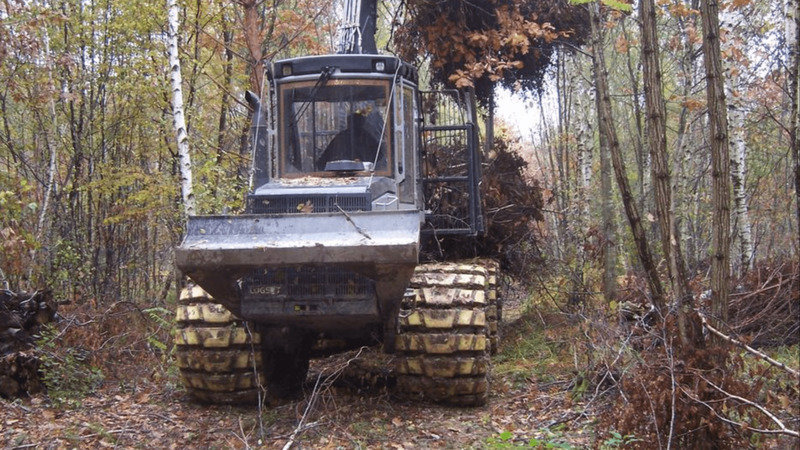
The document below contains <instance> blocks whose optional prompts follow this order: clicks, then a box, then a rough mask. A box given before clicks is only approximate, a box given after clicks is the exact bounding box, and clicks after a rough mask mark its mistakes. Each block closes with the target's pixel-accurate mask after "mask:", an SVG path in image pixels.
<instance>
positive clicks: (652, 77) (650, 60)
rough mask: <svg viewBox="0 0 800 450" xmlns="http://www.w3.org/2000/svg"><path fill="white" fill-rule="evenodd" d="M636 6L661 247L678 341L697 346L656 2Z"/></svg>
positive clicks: (699, 332)
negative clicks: (672, 167) (669, 148)
mask: <svg viewBox="0 0 800 450" xmlns="http://www.w3.org/2000/svg"><path fill="white" fill-rule="evenodd" d="M639 8H640V9H639V13H640V19H641V21H640V24H641V28H642V67H643V69H644V91H645V108H646V109H647V115H646V120H647V130H648V133H647V134H648V138H649V140H650V155H651V156H650V157H651V159H652V166H651V171H652V178H653V187H654V188H655V204H656V212H657V215H658V225H659V228H660V229H661V247H662V251H663V252H664V256H665V257H666V259H667V262H668V265H667V267H668V269H669V279H670V284H671V286H672V296H673V299H674V301H675V304H676V305H678V330H679V334H680V340H681V343H682V344H683V345H685V346H691V347H697V346H698V345H700V344H702V339H703V335H702V328H701V325H700V318H699V317H698V316H697V313H696V312H695V311H694V299H693V298H692V294H691V291H690V290H689V284H688V280H687V277H686V267H685V266H684V263H683V252H682V251H681V236H680V233H679V232H678V227H677V226H676V223H675V211H674V208H673V202H672V184H671V183H672V180H671V175H670V168H669V157H668V156H667V128H666V122H667V109H666V105H665V103H664V95H663V92H662V90H661V89H662V81H661V63H660V60H659V51H658V33H657V29H656V11H655V4H654V2H653V0H641V1H640V3H639Z"/></svg>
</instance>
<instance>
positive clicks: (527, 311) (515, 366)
mask: <svg viewBox="0 0 800 450" xmlns="http://www.w3.org/2000/svg"><path fill="white" fill-rule="evenodd" d="M508 294H509V293H508V292H507V296H506V298H505V304H504V323H503V326H502V328H501V330H502V335H503V344H502V346H501V349H500V352H499V353H498V354H497V355H495V356H493V358H492V361H493V365H494V368H493V374H492V388H491V394H490V396H489V401H488V402H487V404H486V405H484V406H481V407H475V408H457V407H448V406H442V405H435V404H429V403H422V402H412V401H409V400H404V399H401V398H398V397H397V396H396V395H395V392H394V390H393V387H392V376H391V373H390V371H389V370H387V367H391V366H392V363H391V356H389V355H383V354H381V353H380V352H379V351H378V350H377V349H375V348H362V349H360V350H355V351H351V352H347V353H343V354H339V355H334V356H332V357H329V358H325V359H319V360H314V361H312V366H311V370H310V371H309V376H308V378H307V381H306V385H305V395H304V397H303V398H302V399H300V400H297V401H291V402H285V403H282V404H277V405H265V406H263V407H262V408H261V409H259V408H258V407H257V406H246V407H245V406H238V407H233V406H207V405H200V404H197V403H194V402H192V401H191V399H190V398H189V396H188V394H187V393H186V391H185V390H184V389H183V388H182V387H181V383H180V381H179V377H178V371H177V368H176V367H175V365H174V363H173V362H172V361H171V358H170V357H169V356H168V346H165V345H163V344H161V343H160V342H159V341H158V340H157V339H154V338H153V335H150V336H147V335H146V333H140V334H141V335H140V336H138V339H139V341H138V342H139V344H137V345H138V347H136V346H135V345H133V344H130V343H129V344H124V343H123V342H122V339H121V338H125V337H126V336H125V334H126V332H125V330H130V329H135V328H136V326H135V324H134V323H135V320H134V319H135V317H140V318H141V317H144V316H145V315H144V314H142V312H141V311H138V312H136V313H135V314H134V315H130V314H129V313H126V314H122V315H119V316H117V317H116V319H113V320H116V321H117V322H113V321H112V319H108V320H105V321H103V320H96V321H92V320H84V321H83V322H81V324H89V323H90V322H94V323H93V324H92V325H97V326H98V327H99V328H105V329H106V330H107V335H110V336H113V337H115V338H120V340H118V341H117V342H116V343H108V342H110V341H109V340H108V339H106V338H103V339H99V338H97V337H95V339H97V342H96V343H94V344H92V343H89V342H88V340H89V337H88V336H95V335H98V334H100V335H102V333H98V331H97V329H95V330H94V331H91V334H89V333H90V332H89V331H87V330H85V329H83V331H81V330H82V329H81V328H79V327H78V326H77V325H75V326H73V327H72V328H70V327H69V326H67V327H64V326H62V327H61V334H64V333H65V330H67V329H69V330H70V332H71V333H72V334H73V337H72V340H71V341H72V342H73V344H72V345H73V347H71V349H77V348H80V346H79V345H77V344H75V342H76V340H79V339H84V341H85V342H84V344H85V346H86V347H89V348H93V349H95V350H93V351H92V353H93V354H94V356H86V355H84V353H85V352H84V353H82V352H80V351H76V352H73V353H70V352H66V353H65V352H61V353H60V355H61V356H60V357H59V359H57V360H52V361H51V363H52V362H57V363H58V366H57V368H58V370H59V371H58V372H54V373H53V375H57V376H60V377H61V378H55V379H52V378H51V380H50V384H48V386H50V385H53V386H56V387H57V388H58V389H60V390H61V391H56V390H54V389H51V392H50V393H49V395H46V394H43V393H40V394H35V395H33V396H32V397H29V398H24V399H17V400H13V401H11V400H5V399H0V448H20V449H23V448H98V447H120V448H148V447H149V448H291V447H294V448H323V449H335V448H398V449H399V448H459V449H460V448H514V447H527V448H532V447H534V448H536V447H538V448H587V447H591V448H603V449H610V448H621V447H624V443H625V439H626V437H623V436H620V435H619V434H618V433H615V432H614V430H611V429H605V427H604V426H603V425H600V424H601V423H604V418H606V419H607V418H608V417H609V413H611V412H613V411H612V410H611V409H610V408H613V405H614V404H615V400H616V395H618V394H617V392H619V391H618V390H617V389H615V388H613V386H612V387H609V386H607V385H603V383H602V380H601V382H600V383H599V385H597V383H594V384H592V383H590V382H589V381H588V379H590V378H591V375H590V374H589V373H586V370H588V369H585V361H583V359H585V358H587V357H588V358H597V355H598V354H597V351H598V348H597V347H585V345H584V344H582V342H584V343H585V342H586V339H588V338H587V337H586V336H585V335H586V333H587V330H588V331H589V332H590V334H591V332H592V331H591V327H589V328H587V325H586V324H587V322H586V320H587V319H586V318H585V317H583V316H582V315H581V314H567V313H563V312H561V311H559V310H558V308H557V307H554V306H552V305H551V306H550V307H548V306H546V305H545V304H544V303H546V302H545V301H544V300H543V301H542V303H538V304H536V303H534V304H535V306H531V303H530V301H529V300H528V294H527V292H522V291H519V292H516V293H514V292H511V293H510V295H508ZM523 300H525V301H523ZM523 303H524V304H525V305H526V306H525V307H523V306H522V305H523ZM550 303H552V302H550ZM112 309H113V308H109V310H107V311H106V314H104V317H112V316H113V314H112V313H109V311H111V310H112ZM163 314H164V316H163V317H165V319H163V320H162V322H163V324H162V325H163V327H166V328H159V330H160V331H159V332H160V333H161V334H160V335H159V336H160V339H161V341H164V340H166V339H168V335H169V333H168V329H169V327H170V326H171V325H170V323H169V320H168V319H166V317H169V314H172V313H169V312H168V311H167V310H166V309H164V311H163ZM74 317H77V316H74ZM74 317H73V319H74ZM605 320H609V321H611V322H612V323H614V321H616V320H617V319H616V315H613V316H609V317H607V318H606V319H605ZM76 322H77V321H76ZM119 327H122V328H119ZM99 328H98V329H99ZM595 331H596V330H595ZM80 333H84V335H85V336H87V337H84V335H81V334H80ZM593 336H594V337H595V338H597V336H596V335H594V334H593ZM127 338H130V336H127ZM79 342H80V341H79ZM142 342H146V343H147V344H141V343H142ZM135 347H136V348H139V349H140V350H135ZM142 349H144V350H142ZM158 349H161V350H158ZM137 351H138V353H137ZM616 352H617V350H614V353H616ZM783 352H784V353H785V354H786V355H787V356H786V362H788V363H789V364H790V365H791V366H793V367H797V366H798V365H799V364H800V354H799V353H800V352H798V346H797V345H794V346H791V347H785V348H784V351H783ZM136 355H139V356H138V357H137V356H136ZM84 358H86V359H84ZM88 359H91V360H92V361H93V364H92V365H91V370H89V371H86V370H85V367H86V366H87V365H86V364H84V363H82V362H81V361H84V360H88ZM46 362H47V361H45V363H46ZM582 367H584V368H583V369H581V368H582ZM99 370H102V375H100V374H99ZM764 370H766V369H764ZM365 373H366V374H372V376H371V377H365V376H364V374H365ZM762 373H766V372H762ZM603 378H604V379H605V377H603ZM365 381H366V382H365ZM782 383H783V384H786V386H784V388H786V389H788V391H787V392H794V394H787V395H789V396H787V397H786V399H787V401H790V402H791V401H792V400H788V399H794V398H796V393H797V392H796V389H797V388H796V387H795V388H792V387H791V385H792V383H795V385H796V382H794V381H792V380H791V379H789V380H788V381H787V380H783V381H782ZM590 384H591V386H590ZM80 386H83V387H82V388H81V387H80ZM87 386H88V388H87ZM787 386H788V387H787ZM786 389H784V390H786ZM781 392H783V391H781ZM781 395H783V394H781ZM792 417H794V419H792V421H791V422H787V423H792V424H794V423H798V422H797V417H798V416H796V415H794V416H792ZM605 422H606V423H607V420H606V421H605ZM627 438H628V439H635V436H632V437H627ZM628 442H631V441H630V440H629V441H628ZM796 443H797V440H785V439H784V440H772V441H763V442H762V441H760V444H759V446H764V447H769V448H793V447H795V446H796ZM287 444H291V445H289V446H288V447H287ZM639 444H640V446H641V445H642V444H643V443H642V442H641V441H640V442H639ZM651 444H652V442H651ZM644 448H647V446H646V445H645V446H644Z"/></svg>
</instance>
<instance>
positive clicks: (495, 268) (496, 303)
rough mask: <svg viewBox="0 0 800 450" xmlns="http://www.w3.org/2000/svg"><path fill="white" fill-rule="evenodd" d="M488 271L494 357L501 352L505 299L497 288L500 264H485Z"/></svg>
mask: <svg viewBox="0 0 800 450" xmlns="http://www.w3.org/2000/svg"><path fill="white" fill-rule="evenodd" d="M484 264H485V266H486V270H487V271H488V272H489V277H488V280H487V291H486V296H487V297H488V299H489V308H488V311H487V316H486V317H487V321H488V323H487V326H488V328H489V343H490V349H489V352H490V353H491V354H492V355H495V354H497V352H498V351H500V343H501V336H500V323H501V322H502V321H503V299H502V298H501V297H500V290H499V289H498V287H497V279H498V277H499V275H500V263H498V262H497V261H495V260H493V259H492V260H488V261H485V262H484Z"/></svg>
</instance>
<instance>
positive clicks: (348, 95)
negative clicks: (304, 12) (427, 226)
mask: <svg viewBox="0 0 800 450" xmlns="http://www.w3.org/2000/svg"><path fill="white" fill-rule="evenodd" d="M269 80H270V89H269V97H268V102H269V103H268V104H265V105H263V108H262V106H261V104H260V102H256V103H257V104H256V105H255V106H254V109H256V115H257V117H256V119H257V121H254V127H253V137H254V142H256V145H255V146H254V148H255V150H256V152H255V157H254V167H253V174H254V176H253V192H252V194H251V195H250V196H249V198H248V209H249V211H248V212H251V213H290V212H298V211H299V212H336V211H338V210H339V209H342V210H345V211H347V210H350V211H357V210H362V211H371V210H380V209H385V210H397V209H417V210H418V209H420V204H421V201H422V200H421V198H420V197H421V196H420V195H419V194H418V191H419V189H418V187H417V183H418V175H417V172H418V170H417V167H418V164H419V161H418V160H417V158H418V156H417V155H418V145H419V142H418V136H419V129H418V127H419V121H418V120H417V119H418V117H419V114H418V112H417V105H416V102H417V97H418V94H417V72H416V69H414V68H413V67H412V66H410V65H408V64H405V63H403V62H401V61H400V60H399V59H397V58H395V57H392V56H381V55H325V56H311V57H303V58H294V59H288V60H282V61H278V62H276V63H274V64H273V66H272V69H271V71H270V73H269ZM248 100H250V102H251V104H253V103H254V102H253V100H252V99H251V96H248ZM268 112H269V113H271V114H268ZM262 137H263V138H264V139H265V140H266V142H263V141H262ZM306 197H307V198H306ZM301 204H302V205H303V206H300V205H301Z"/></svg>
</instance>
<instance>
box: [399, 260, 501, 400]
mask: <svg viewBox="0 0 800 450" xmlns="http://www.w3.org/2000/svg"><path fill="white" fill-rule="evenodd" d="M489 276H490V273H489V271H487V270H486V269H485V268H484V267H482V266H481V265H478V264H460V263H433V264H424V265H420V266H418V267H417V269H416V270H415V273H414V276H413V278H412V279H411V288H410V290H409V291H408V293H407V295H406V296H405V298H404V299H403V301H402V302H401V309H400V316H399V318H398V334H397V337H396V339H395V350H396V353H397V355H396V357H395V370H396V373H397V389H398V392H399V393H400V394H403V395H406V396H409V397H412V398H423V399H427V400H432V401H435V402H441V403H448V404H455V405H464V406H476V405H482V404H484V403H486V400H487V397H488V377H489V374H490V371H491V369H490V368H491V361H490V359H489V356H488V353H489V347H490V345H491V344H490V335H489V329H490V323H491V315H492V311H490V304H489V298H488V295H487V294H488V289H487V287H488V282H489ZM495 317H496V311H495Z"/></svg>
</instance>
